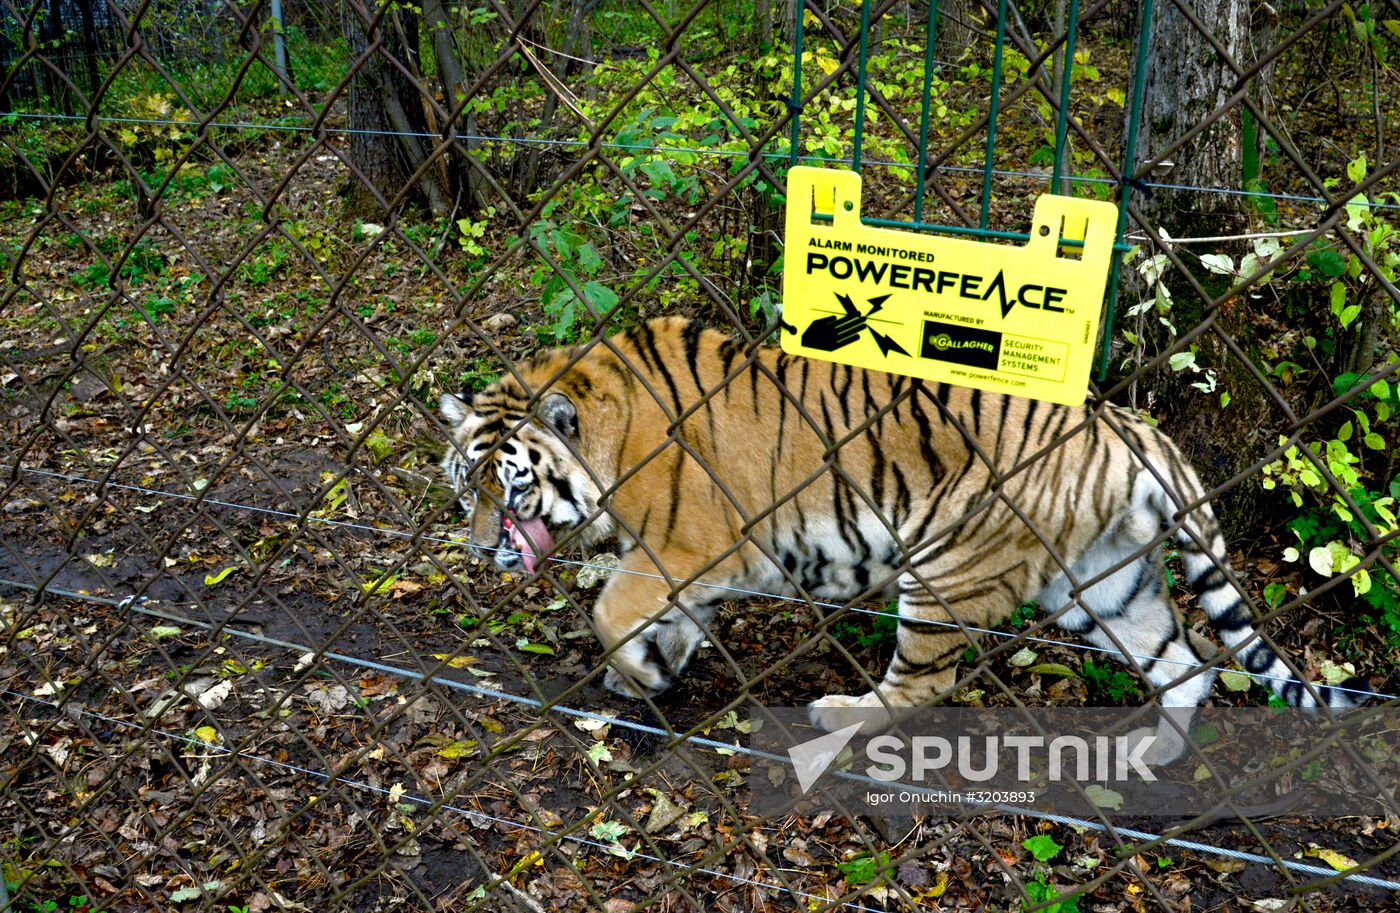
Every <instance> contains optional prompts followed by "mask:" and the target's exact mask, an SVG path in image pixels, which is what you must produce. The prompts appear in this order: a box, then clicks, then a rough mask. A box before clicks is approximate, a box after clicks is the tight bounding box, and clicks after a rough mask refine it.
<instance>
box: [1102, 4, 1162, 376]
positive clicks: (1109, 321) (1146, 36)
mask: <svg viewBox="0 0 1400 913" xmlns="http://www.w3.org/2000/svg"><path fill="white" fill-rule="evenodd" d="M1139 15H1141V16H1142V24H1141V25H1140V26H1139V28H1138V42H1137V61H1136V67H1135V68H1134V70H1133V97H1132V102H1131V107H1130V108H1129V109H1128V135H1127V137H1126V142H1125V143H1124V145H1125V147H1126V148H1125V149H1124V150H1123V182H1122V186H1121V187H1120V188H1119V192H1118V230H1117V233H1116V234H1114V236H1113V242H1114V250H1113V266H1112V268H1111V269H1110V270H1109V273H1108V310H1107V313H1105V314H1104V320H1103V329H1102V331H1101V332H1102V334H1103V337H1102V338H1103V349H1102V351H1101V352H1100V355H1099V378H1098V379H1099V381H1100V382H1102V381H1103V379H1104V378H1106V377H1107V376H1108V353H1109V350H1110V349H1111V348H1112V347H1113V317H1114V314H1115V312H1116V311H1117V308H1118V275H1119V273H1120V272H1122V268H1123V254H1122V253H1120V252H1119V250H1118V248H1119V247H1121V246H1122V242H1123V231H1124V229H1125V228H1126V227H1127V224H1128V200H1129V198H1130V196H1131V194H1132V192H1133V188H1132V184H1131V180H1132V176H1133V162H1134V161H1136V159H1137V132H1138V124H1139V123H1140V122H1141V119H1142V95H1143V89H1144V87H1145V86H1146V85H1147V45H1148V43H1149V42H1151V40H1152V0H1143V3H1142V12H1141V13H1140V14H1139Z"/></svg>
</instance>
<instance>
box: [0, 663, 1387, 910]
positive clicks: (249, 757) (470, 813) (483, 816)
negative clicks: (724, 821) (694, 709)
mask: <svg viewBox="0 0 1400 913" xmlns="http://www.w3.org/2000/svg"><path fill="white" fill-rule="evenodd" d="M328 655H329V654H328ZM0 694H5V695H8V696H10V697H17V698H20V699H22V700H26V701H31V702H33V703H36V704H42V705H43V706H46V707H50V708H53V709H55V710H57V711H58V712H60V713H76V714H81V715H82V716H86V717H90V718H92V719H95V720H101V721H102V722H104V723H110V724H113V725H115V726H121V727H123V728H127V729H142V730H143V731H145V732H150V733H152V734H154V735H159V736H162V737H163V738H166V739H170V740H172V741H175V742H183V743H185V744H187V745H190V746H193V747H197V748H198V749H200V750H201V751H206V752H212V753H215V754H219V755H222V756H225V757H235V758H238V759H240V760H245V761H254V762H256V763H258V764H267V765H270V766H272V767H277V768H280V769H282V770H286V771H290V772H292V773H298V774H302V775H304V776H307V777H311V778H313V779H317V780H321V781H323V782H326V783H334V784H338V785H343V786H349V787H352V788H354V789H359V790H364V791H365V792H370V793H375V794H378V795H381V796H386V797H391V798H393V799H394V801H396V802H411V803H413V804H415V805H421V806H424V807H427V808H431V807H432V806H433V804H434V801H433V800H432V799H429V798H427V797H426V796H419V795H416V794H414V793H408V792H396V791H394V790H392V789H390V788H387V787H383V786H375V785H374V784H373V783H366V782H364V781H362V780H353V779H351V778H349V777H344V776H340V777H336V776H332V775H331V774H329V773H327V772H326V771H321V770H312V769H310V768H308V767H301V766H299V765H297V764H292V763H289V762H287V761H279V760H277V759H275V758H269V757H265V756H263V755H259V754H254V753H252V752H248V751H239V750H235V749H232V748H227V747H225V746H222V745H210V744H209V743H208V742H204V741H202V740H200V739H197V738H193V737H191V736H186V735H180V734H179V733H176V732H168V731H166V730H164V729H156V728H154V727H152V728H150V729H145V728H144V727H142V726H139V725H138V724H136V723H133V722H131V721H129V720H123V719H120V718H117V717H111V716H107V715H106V714H103V713H97V712H96V711H93V710H88V709H87V708H78V707H71V706H69V707H64V706H60V705H59V704H56V703H54V702H52V701H46V700H43V699H42V698H37V697H31V696H30V695H28V694H21V693H20V692H18V691H11V690H10V689H8V688H0ZM730 750H733V749H732V748H731V749H730ZM438 808H442V809H446V810H447V811H449V812H453V813H454V814H459V815H464V816H466V817H469V818H473V819H476V820H478V821H485V822H489V823H491V824H499V825H502V826H504V827H511V828H516V829H519V830H525V831H531V832H533V833H536V834H542V835H544V836H546V837H559V839H562V840H567V841H569V842H570V843H575V844H578V845H580V846H586V847H591V848H593V849H599V850H603V851H604V852H606V853H609V854H611V855H617V854H619V853H624V854H626V858H627V859H629V860H630V859H645V860H647V861H649V862H656V863H660V864H662V865H666V866H671V867H673V868H678V869H681V870H683V871H686V872H700V873H702V874H705V875H713V876H715V877H716V878H723V879H725V880H726V881H732V882H736V883H738V884H745V885H750V886H753V887H758V888H767V889H769V890H773V891H782V892H784V893H787V894H791V895H793V896H794V897H800V898H802V899H803V900H810V901H819V902H822V903H829V902H830V898H828V897H823V896H821V895H819V894H808V893H806V892H805V891H799V890H796V889H793V888H789V887H786V886H784V885H780V884H772V883H770V882H765V881H755V880H753V879H751V878H745V877H744V876H742V875H734V874H731V873H729V872H722V871H720V870H718V869H711V868H705V867H696V866H693V865H688V864H686V863H684V862H680V861H678V860H674V859H666V858H664V857H660V856H653V855H651V854H650V853H644V852H642V851H640V850H632V849H628V848H627V847H625V846H622V845H620V844H616V843H600V842H598V841H596V840H590V839H588V838H587V837H579V836H576V835H574V834H564V835H557V834H555V833H554V832H553V831H551V830H549V829H547V828H542V827H536V826H535V825H533V824H527V823H525V822H523V821H513V820H511V819H510V818H499V817H497V816H495V815H489V814H487V813H486V812H479V811H476V810H475V809H471V808H463V807H462V806H460V805H450V804H448V803H443V804H441V805H439V806H438ZM1261 858H1267V857H1261ZM1395 889H1397V890H1400V884H1396V885H1395ZM841 906H842V907H845V908H847V909H851V910H859V911H862V913H880V911H879V910H874V909H871V908H870V907H866V906H862V905H860V904H857V903H853V902H850V901H846V902H843V903H842V904H841Z"/></svg>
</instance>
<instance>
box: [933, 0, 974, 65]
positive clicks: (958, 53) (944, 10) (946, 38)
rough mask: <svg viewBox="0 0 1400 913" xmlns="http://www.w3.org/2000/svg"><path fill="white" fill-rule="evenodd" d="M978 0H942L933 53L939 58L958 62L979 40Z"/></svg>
mask: <svg viewBox="0 0 1400 913" xmlns="http://www.w3.org/2000/svg"><path fill="white" fill-rule="evenodd" d="M980 9H981V5H980V4H979V3H978V2H977V0H940V2H939V4H938V21H937V22H935V23H934V28H936V29H937V30H938V32H937V34H936V35H935V36H934V39H933V48H934V50H933V53H934V56H935V57H937V58H938V59H939V60H942V61H948V62H957V60H958V59H959V58H961V57H962V55H963V54H965V53H967V51H968V49H969V48H971V47H972V46H973V43H974V42H976V41H977V18H976V17H977V11H978V10H980Z"/></svg>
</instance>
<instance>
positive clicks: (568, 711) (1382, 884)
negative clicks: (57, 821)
mask: <svg viewBox="0 0 1400 913" xmlns="http://www.w3.org/2000/svg"><path fill="white" fill-rule="evenodd" d="M0 585H11V586H20V587H23V588H25V589H30V590H37V589H38V588H37V587H35V586H33V585H30V584H22V583H17V582H15V581H10V580H0ZM45 592H49V593H52V594H54V595H57V596H63V597H66V598H71V599H79V600H84V601H88V602H94V603H99V604H102V605H110V606H116V607H121V608H126V607H130V608H132V609H133V610H135V611H138V612H143V613H145V614H148V615H153V616H155V617H158V618H163V619H166V620H168V621H183V622H185V623H188V624H192V625H195V626H198V627H203V628H205V629H209V628H212V627H213V625H210V624H208V623H207V622H202V621H198V620H195V619H188V618H183V617H182V616H179V615H176V614H174V613H167V612H159V611H157V610H153V609H149V608H146V607H144V606H142V605H140V604H139V602H138V601H137V600H134V599H132V598H127V599H122V600H117V599H108V598H105V597H100V596H92V595H90V594H86V593H74V592H67V591H62V590H55V589H52V588H49V589H46V590H45ZM223 632H224V633H226V634H230V635H234V636H238V637H243V638H247V639H249V640H253V641H257V642H260V643H264V644H268V645H272V646H278V647H281V648H284V649H288V650H293V651H299V652H303V653H315V652H316V651H314V650H311V649H309V648H307V647H304V646H302V645H300V644H293V643H288V642H286V641H279V640H275V639H273V638H268V637H263V636H261V635H257V634H253V633H251V632H248V631H241V630H239V629H237V628H231V627H225V628H223ZM321 655H323V656H325V657H327V658H329V659H335V660H338V661H342V662H347V663H349V664H351V665H356V666H360V667H363V668H367V669H371V670H374V671H378V672H385V673H387V674H397V675H402V676H405V677H407V678H412V679H416V680H420V681H430V682H432V683H434V684H439V685H444V686H447V687H451V688H456V689H459V690H463V691H468V692H473V693H476V694H478V695H481V696H485V697H492V698H497V699H501V700H506V701H510V702H514V703H518V704H523V705H525V706H531V707H535V708H540V707H542V705H541V704H540V702H539V701H537V700H535V699H533V698H529V697H522V696H519V695H515V694H510V693H509V692H504V691H497V690H495V689H492V688H482V687H480V686H478V685H472V684H470V683H468V682H458V681H453V680H451V679H444V678H438V677H429V676H426V675H424V674H422V673H420V672H414V671H413V670H409V669H400V668H398V667H394V666H390V665H387V664H384V663H377V662H373V661H371V660H363V659H360V658H358V657H353V656H347V655H344V654H339V653H330V652H326V653H322V654H321ZM0 691H3V692H4V693H5V694H9V695H13V696H15V697H19V698H22V699H24V700H28V701H32V702H35V703H39V704H44V705H46V706H49V707H54V708H57V709H59V710H60V711H70V712H76V713H82V714H86V715H88V716H92V717H95V718H99V719H103V720H108V721H110V722H113V723H120V724H121V725H123V726H127V727H134V726H135V724H133V723H130V722H129V721H126V720H120V719H115V718H112V717H107V716H105V715H103V714H99V713H96V712H94V711H90V710H87V709H86V708H77V707H61V706H60V705H58V704H55V703H53V702H51V701H45V700H43V699H41V698H39V697H33V696H30V695H27V694H22V693H19V692H15V691H11V690H9V689H0ZM549 709H551V710H555V711H558V712H560V713H563V714H565V715H567V716H575V717H580V718H583V719H588V720H593V721H596V722H602V723H607V724H609V725H614V726H618V727H621V728H625V729H632V730H635V731H638V732H644V733H648V734H651V735H657V736H661V737H663V738H671V737H672V734H671V733H669V732H667V731H665V730H663V729H660V728H658V727H655V726H647V725H645V724H643V723H635V722H632V721H630V720H622V719H617V718H615V717H609V716H606V715H604V714H598V713H592V712H590V711H587V710H578V709H575V708H571V707H565V706H563V705H559V704H555V705H552V706H551V707H550V708H549ZM151 731H152V732H156V733H158V734H160V735H163V736H167V737H169V738H173V739H176V740H178V741H182V742H187V743H193V744H198V745H199V746H200V747H202V748H206V749H207V748H213V747H215V746H210V745H208V744H207V743H205V742H202V741H198V740H196V739H192V738H190V737H188V736H181V735H176V734H174V733H168V732H165V731H163V730H159V729H152V730H151ZM679 739H680V740H681V741H683V742H687V743H693V744H698V745H702V746H704V747H708V748H715V749H722V750H723V751H725V752H738V753H740V754H745V755H749V756H751V757H761V758H764V759H765V760H769V761H774V762H777V763H780V764H785V765H789V766H791V765H793V761H792V759H791V758H790V757H783V756H781V755H775V754H772V753H770V752H766V751H759V750H756V749H753V748H750V747H748V746H746V745H739V744H738V743H737V742H736V743H734V744H728V743H725V742H717V741H715V740H712V739H705V738H701V737H698V736H681V737H679ZM218 750H219V751H221V752H223V753H226V754H231V755H237V756H238V757H240V758H248V759H251V760H254V761H258V762H260V763H266V764H272V765H275V766H278V767H282V768H285V769H288V770H294V771H299V772H301V773H303V774H306V775H308V776H311V777H315V778H318V779H321V780H324V781H327V782H337V783H345V784H347V785H350V786H353V787H355V788H362V789H368V790H370V791H375V792H382V793H385V794H387V793H388V790H384V789H381V788H379V787H373V786H371V785H369V784H363V783H360V782H359V781H355V780H350V779H348V778H345V777H334V778H333V777H331V775H330V774H328V773H325V772H322V771H315V770H310V769H307V768H302V767H297V766H296V765H293V764H288V763H286V762H282V761H276V760H273V759H271V758H264V757H262V756H260V755H256V754H252V753H250V752H244V751H234V750H233V749H229V748H222V747H219V748H218ZM836 775H837V776H840V777H843V778H846V779H851V778H853V777H852V775H849V774H847V773H846V772H845V771H838V772H836ZM854 779H861V780H866V779H868V778H865V777H859V776H855V777H854ZM870 782H874V781H870ZM878 785H880V786H885V787H888V786H889V785H890V784H888V783H879V784H878ZM405 797H406V798H409V799H410V800H411V801H413V802H417V803H421V804H424V805H429V806H431V805H432V802H431V801H430V800H428V799H425V798H422V797H418V796H410V795H408V794H405ZM440 807H441V808H446V809H449V810H451V811H453V812H457V813H460V814H464V815H469V816H472V817H476V818H480V819H485V820H489V821H493V822H497V823H501V824H506V825H509V826H512V827H518V828H522V829H525V830H530V831H534V832H537V833H543V834H549V833H550V832H549V831H546V830H542V829H540V828H537V827H534V826H533V825H529V824H524V823H522V822H518V821H511V820H509V819H502V818H494V817H492V816H490V815H487V814H485V813H482V812H477V811H473V810H471V809H464V808H461V807H458V806H453V805H447V804H444V805H442V806H440ZM991 811H999V812H1004V813H1008V814H1015V815H1024V816H1026V817H1031V818H1039V819H1042V820H1046V821H1053V822H1056V823H1059V824H1065V825H1069V826H1071V827H1080V828H1087V829H1089V830H1093V831H1097V832H1109V833H1111V834H1113V835H1115V836H1117V835H1121V836H1124V837H1129V838H1131V839H1133V840H1143V841H1148V842H1153V841H1161V843H1162V844H1163V845H1165V846H1175V847H1179V848H1181V849H1185V850H1191V851H1194V852H1199V853H1204V854H1206V855H1214V856H1220V857H1224V858H1228V859H1236V860H1241V861H1244V862H1254V863H1259V864H1261V865H1268V866H1273V865H1279V864H1281V865H1283V866H1284V867H1285V868H1287V869H1290V870H1292V871H1296V872H1302V873H1305V874H1309V875H1317V876H1325V877H1329V878H1340V880H1342V881H1355V882H1357V883H1359V884H1365V885H1370V886H1373V887H1379V888H1384V889H1386V890H1390V891H1397V890H1400V882H1395V881H1388V880H1386V879H1381V878H1375V877H1372V876H1370V875H1356V874H1352V875H1338V873H1337V872H1336V871H1335V870H1333V869H1325V868H1322V867H1321V866H1314V865H1309V864H1307V863H1303V862H1295V861H1293V860H1291V859H1277V860H1276V859H1273V858H1271V857H1269V856H1263V855H1260V854H1258V853H1247V852H1243V851H1241V850H1232V849H1228V848H1226V847H1217V846H1212V845H1211V844H1209V843H1201V842H1199V841H1196V840H1186V839H1183V838H1180V837H1163V835H1161V834H1154V833H1152V832H1150V831H1140V830H1135V829H1131V828H1123V827H1109V826H1108V825H1106V824H1104V823H1103V822H1099V821H1091V820H1088V819H1083V818H1074V817H1071V816H1068V815H1057V814H1054V813H1052V812H1043V811H1039V810H1037V809H1033V808H1023V807H1020V806H1010V805H996V806H993V807H992V808H991V809H989V812H988V813H990V812H991ZM565 839H568V840H571V841H574V842H577V843H582V844H585V845H588V846H596V847H600V848H602V849H604V850H608V851H610V852H611V851H613V850H614V849H615V848H614V847H611V846H609V845H606V844H598V843H594V842H593V841H589V840H586V839H584V838H581V837H574V836H572V835H569V836H567V837H565ZM628 852H629V853H632V855H634V856H637V857H639V858H644V859H648V860H652V861H655V862H663V863H665V864H667V865H673V866H679V867H681V868H692V867H690V866H686V865H685V864H684V863H680V862H676V861H674V860H667V859H658V858H657V857H654V856H650V855H648V854H645V853H639V852H635V851H631V850H628ZM695 870H696V871H700V872H704V873H706V874H710V875H715V876H717V877H720V878H727V879H730V880H734V881H738V882H742V883H746V884H755V885H760V884H762V885H763V886H765V887H771V888H774V889H775V890H780V891H785V892H788V893H793V894H800V893H801V892H794V891H791V890H790V889H788V888H785V887H783V886H781V885H767V884H764V883H762V882H753V881H748V880H746V879H744V878H741V877H739V876H733V875H729V874H726V873H724V872H720V871H716V870H712V869H704V868H702V869H695ZM801 896H807V895H801ZM845 906H847V907H853V908H855V909H859V910H867V909H868V908H866V907H861V906H857V905H853V904H850V903H846V904H845ZM870 913H874V911H870Z"/></svg>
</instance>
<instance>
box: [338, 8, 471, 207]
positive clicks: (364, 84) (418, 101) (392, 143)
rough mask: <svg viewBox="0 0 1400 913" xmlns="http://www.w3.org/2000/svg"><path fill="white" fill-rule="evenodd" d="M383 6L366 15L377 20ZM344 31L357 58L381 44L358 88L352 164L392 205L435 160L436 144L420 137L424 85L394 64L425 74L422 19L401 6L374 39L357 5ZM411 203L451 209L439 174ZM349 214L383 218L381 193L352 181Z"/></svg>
mask: <svg viewBox="0 0 1400 913" xmlns="http://www.w3.org/2000/svg"><path fill="white" fill-rule="evenodd" d="M375 12H377V7H376V6H373V5H372V6H370V7H369V8H367V9H365V14H366V15H368V16H370V17H373V16H374V14H375ZM341 26H342V29H343V31H344V33H345V43H346V46H347V48H348V50H349V52H350V58H351V60H356V59H358V58H359V55H361V54H363V53H364V52H365V49H366V48H368V47H370V46H371V44H373V43H374V42H375V41H380V42H381V43H380V44H379V47H378V49H377V50H376V51H375V53H374V54H373V55H371V56H370V57H369V59H367V60H365V61H364V63H362V64H361V65H360V68H359V70H358V71H357V72H356V73H355V79H354V81H353V82H352V83H351V84H350V99H349V116H350V129H351V131H352V132H351V134H350V161H351V163H353V164H354V165H355V167H356V168H358V169H359V171H360V173H361V174H362V175H363V176H364V180H365V181H368V182H369V183H370V184H371V185H372V186H373V187H374V189H377V190H378V191H379V193H380V194H381V195H382V196H383V197H384V198H385V199H386V200H392V199H393V198H394V197H395V196H397V195H398V193H399V191H400V190H402V189H403V186H404V184H405V182H407V181H408V179H409V177H410V176H411V175H412V174H413V172H414V171H415V170H417V168H418V166H419V165H421V164H422V163H423V161H424V160H425V159H426V157H427V153H426V151H425V150H426V149H427V148H428V147H429V146H428V144H426V143H424V142H423V141H422V137H421V136H418V135H415V134H423V133H426V132H427V119H426V118H425V117H424V114H423V99H422V97H421V95H420V94H419V89H418V86H417V85H416V84H415V83H414V82H413V81H412V80H410V79H408V78H407V77H406V76H405V75H404V74H403V73H402V72H401V71H400V70H399V69H398V68H397V67H395V66H393V65H392V64H391V63H390V62H389V58H390V57H393V58H394V59H397V60H398V61H400V62H401V63H402V64H403V65H404V67H405V68H406V69H408V70H409V72H411V73H416V72H418V61H417V53H416V51H417V42H418V21H417V19H416V18H414V17H413V14H412V13H411V12H410V10H409V9H408V8H407V7H404V6H399V7H398V8H397V9H396V10H394V11H391V12H390V13H388V14H387V15H385V16H384V17H383V18H382V19H380V20H379V23H378V25H377V26H376V27H375V31H374V33H373V34H370V33H368V32H367V31H366V30H367V28H368V26H369V23H368V22H366V21H365V20H364V19H362V18H361V17H360V14H359V12H358V11H357V7H356V5H355V4H353V3H346V4H345V5H344V7H343V14H342V18H341ZM409 199H410V200H414V199H417V200H419V201H423V202H426V203H427V205H428V207H429V208H430V209H431V210H432V212H433V214H434V215H439V216H441V215H446V214H447V212H448V211H449V209H450V206H449V203H448V199H447V195H446V194H445V193H444V191H443V188H442V185H441V184H440V183H439V182H438V180H437V178H436V177H435V176H434V174H433V173H432V170H431V169H430V170H428V171H425V172H424V173H423V174H422V175H421V176H420V177H419V178H418V183H417V186H416V187H415V188H414V192H413V193H412V194H410V195H409ZM346 208H347V210H348V211H349V212H350V213H351V214H354V215H372V216H383V215H384V212H383V210H382V208H381V207H380V204H379V202H378V201H377V200H376V199H375V196H374V193H373V192H372V191H371V189H370V188H369V187H366V186H364V184H362V183H361V181H360V180H359V179H356V178H352V180H351V183H350V187H349V190H348V192H347V193H346Z"/></svg>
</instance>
